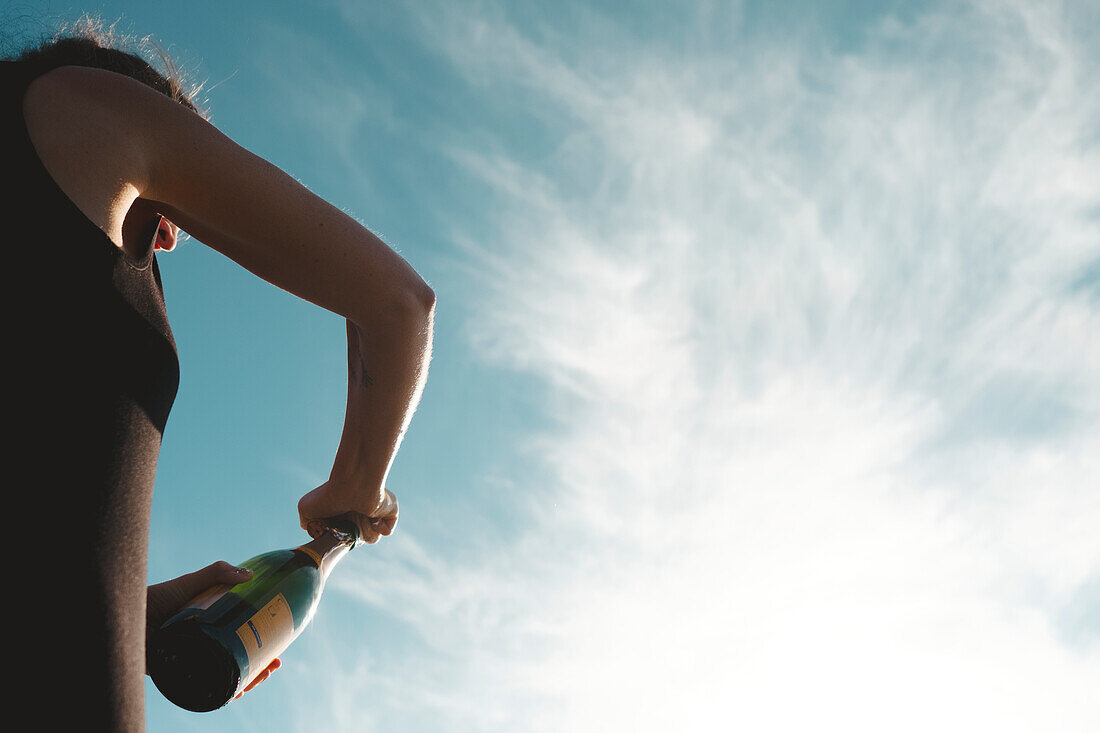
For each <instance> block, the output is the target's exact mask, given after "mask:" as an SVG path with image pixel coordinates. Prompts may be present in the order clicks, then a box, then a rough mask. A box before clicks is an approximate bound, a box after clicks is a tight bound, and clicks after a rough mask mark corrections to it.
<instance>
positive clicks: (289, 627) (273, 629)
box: [237, 593, 294, 688]
mask: <svg viewBox="0 0 1100 733" xmlns="http://www.w3.org/2000/svg"><path fill="white" fill-rule="evenodd" d="M293 634H294V615H293V614H292V613H291V612H290V604H289V603H287V602H286V598H284V597H283V594H282V593H279V594H278V595H276V596H275V597H274V598H272V599H271V600H270V601H268V602H267V604H266V605H264V607H263V608H261V609H260V610H259V611H257V612H256V613H254V614H253V615H252V618H250V619H248V620H247V621H245V622H244V623H243V624H241V625H240V627H238V628H237V636H238V637H239V638H240V640H241V643H243V644H244V649H245V652H247V653H248V679H246V680H243V681H242V682H241V687H242V688H243V687H245V686H246V685H247V684H248V683H249V682H251V681H252V678H253V677H255V676H256V675H257V674H259V673H260V672H262V671H263V670H264V669H266V668H267V665H269V664H271V661H272V660H273V659H275V657H276V656H278V654H279V653H280V652H282V651H283V650H284V649H286V647H287V644H289V643H290V642H291V640H292V635H293Z"/></svg>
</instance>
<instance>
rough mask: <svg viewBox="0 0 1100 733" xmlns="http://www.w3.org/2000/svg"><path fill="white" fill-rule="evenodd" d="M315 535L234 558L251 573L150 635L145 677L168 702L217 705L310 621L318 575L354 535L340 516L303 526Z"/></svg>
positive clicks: (321, 577) (200, 708)
mask: <svg viewBox="0 0 1100 733" xmlns="http://www.w3.org/2000/svg"><path fill="white" fill-rule="evenodd" d="M310 536H311V537H314V539H313V541H312V542H308V543H306V544H304V545H301V546H299V547H295V548H293V549H286V550H276V551H274V552H267V553H264V554H262V555H257V556H256V557H254V558H252V559H250V560H247V561H245V562H244V563H241V567H245V568H248V569H250V570H252V578H251V579H250V580H247V581H245V582H243V583H240V584H238V585H234V586H228V585H222V586H217V587H215V588H212V589H210V590H208V591H206V592H205V593H202V594H200V595H199V596H197V597H195V598H193V599H192V600H191V601H189V602H188V604H187V606H186V607H184V608H183V609H182V610H180V611H179V612H177V613H176V614H175V615H173V616H172V617H171V618H169V619H168V620H167V621H165V622H164V623H163V624H162V625H161V626H160V628H159V629H157V630H156V631H155V632H153V634H152V635H151V636H150V639H149V644H148V648H147V650H146V656H147V664H148V669H149V676H150V677H151V678H152V680H153V684H155V685H156V687H157V689H158V690H160V692H161V694H163V695H164V696H165V697H166V698H168V700H170V701H171V702H173V703H175V704H176V705H178V706H180V707H181V708H184V709H187V710H192V711H194V712H208V711H211V710H216V709H218V708H220V707H222V706H223V705H225V704H226V703H228V702H229V701H230V700H232V699H233V698H234V697H236V696H237V694H238V693H239V692H240V691H241V690H243V689H244V688H245V687H247V686H248V684H249V683H250V682H251V681H252V680H253V679H254V678H255V677H256V675H258V674H259V673H260V672H262V671H263V670H264V669H265V668H266V667H267V666H268V664H270V663H271V662H272V660H274V659H275V657H277V656H278V655H279V654H281V653H282V652H283V651H284V650H285V649H286V648H287V646H289V645H290V643H291V642H292V641H294V639H295V638H297V636H298V635H299V634H300V633H301V632H302V630H303V629H304V628H305V627H306V626H307V625H308V624H309V622H310V621H311V620H312V619H313V614H314V613H315V612H316V610H317V603H318V602H319V601H320V599H321V592H322V590H324V586H325V580H326V578H327V577H328V575H329V573H330V572H331V571H332V568H333V567H334V566H335V565H336V563H337V562H339V561H340V559H341V558H343V556H344V555H346V554H347V552H348V550H350V549H351V548H352V547H354V546H355V543H356V542H357V541H358V540H359V527H358V526H357V525H356V524H355V522H354V521H352V520H351V519H349V518H347V517H340V518H334V519H330V520H326V521H325V522H324V523H317V524H315V525H312V526H311V527H310Z"/></svg>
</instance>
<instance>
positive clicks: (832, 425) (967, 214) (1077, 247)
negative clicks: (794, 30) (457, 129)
mask: <svg viewBox="0 0 1100 733" xmlns="http://www.w3.org/2000/svg"><path fill="white" fill-rule="evenodd" d="M956 13H958V14H956ZM423 21H424V22H425V23H426V24H427V25H426V26H425V32H426V35H427V39H428V40H427V42H428V43H429V44H432V45H435V46H436V47H438V48H439V49H440V52H441V53H443V54H445V55H446V56H447V57H448V59H449V60H450V62H451V63H452V64H453V65H454V67H455V68H456V70H457V71H458V72H459V73H461V74H465V75H466V76H467V78H468V80H469V81H470V82H471V83H478V84H484V85H485V87H486V88H491V89H508V90H510V91H511V92H512V94H513V96H512V97H511V104H512V105H515V106H517V107H518V108H520V109H524V108H526V107H529V108H530V109H538V110H540V111H541V110H553V112H554V116H555V118H558V119H561V120H563V121H565V122H566V124H565V127H563V130H562V132H561V135H560V145H559V146H558V147H557V149H556V150H555V151H554V154H553V155H551V156H549V157H547V158H546V159H544V160H541V161H539V162H538V163H537V164H536V163H532V161H531V160H530V157H529V155H528V151H526V150H523V149H521V148H520V147H519V146H521V145H522V141H516V140H512V139H503V140H499V141H498V145H499V147H498V148H497V149H494V150H490V151H486V152H475V151H473V150H470V149H468V148H465V147H463V146H462V145H461V141H460V140H459V141H458V142H456V143H455V146H454V148H453V149H452V150H451V151H450V154H451V155H452V156H453V158H454V159H455V161H456V162H457V164H458V165H461V166H462V167H463V168H464V170H465V171H466V172H467V174H468V175H469V176H471V177H472V178H474V179H477V180H479V181H481V182H482V183H484V184H487V185H489V186H490V187H491V188H492V189H493V190H494V191H496V192H497V193H498V195H499V198H498V199H497V200H495V201H494V202H493V206H494V207H495V210H496V211H497V216H496V219H495V221H494V224H495V225H496V226H497V227H498V231H497V232H496V233H495V235H494V236H492V237H489V238H488V241H486V238H485V237H477V238H476V239H477V240H478V241H479V244H478V245H477V246H473V245H467V246H468V248H469V251H470V253H471V254H472V255H476V256H477V257H478V259H477V261H476V266H477V267H479V268H481V272H482V273H483V275H484V277H483V279H482V280H481V283H480V284H481V285H482V287H483V288H484V289H483V290H482V291H481V293H479V296H480V297H481V298H482V302H481V304H480V306H481V307H480V309H479V318H478V319H477V320H476V323H475V331H476V332H475V336H476V338H477V343H478V346H479V348H480V349H481V350H482V353H484V354H485V355H486V356H487V357H488V358H492V359H494V360H496V361H497V363H504V364H506V365H508V366H511V367H514V368H517V369H521V370H524V371H528V372H531V373H533V374H535V375H537V376H538V377H540V378H542V379H543V380H545V382H546V383H547V384H548V385H549V386H550V387H551V397H550V400H549V402H548V404H547V405H546V409H547V411H548V414H549V415H550V416H551V417H553V418H555V420H556V423H555V427H554V428H553V429H551V430H548V431H546V432H544V433H541V434H538V435H532V436H526V437H527V438H529V439H530V440H531V441H532V442H533V445H534V447H535V448H536V450H535V452H536V453H537V454H539V455H541V456H542V457H543V459H544V464H543V465H542V466H539V467H537V470H536V469H535V468H533V470H532V476H534V477H536V478H535V479H533V480H532V485H531V486H530V491H531V502H530V507H529V508H530V515H529V519H530V524H529V526H527V527H526V528H525V530H524V532H523V533H522V534H521V536H520V538H519V539H518V540H515V541H509V543H508V544H506V545H503V546H501V545H499V544H496V545H495V544H494V539H495V538H490V537H483V538H473V539H471V538H468V537H463V535H462V533H461V529H460V528H456V529H455V530H454V531H455V534H454V535H453V537H449V538H447V540H448V541H456V542H459V541H460V542H462V543H464V544H465V546H466V552H463V553H461V554H460V555H455V556H446V555H443V556H441V555H439V554H438V553H437V552H436V551H435V550H434V548H437V547H439V546H440V545H441V544H444V543H439V542H435V541H433V542H432V544H431V548H433V549H428V546H424V547H421V546H420V545H418V544H417V543H416V542H415V541H414V540H413V539H412V538H410V537H408V536H397V537H394V538H393V539H392V540H391V542H392V543H393V544H392V547H393V548H394V553H393V555H396V556H398V558H399V559H397V560H391V561H387V562H381V561H379V562H367V563H366V564H365V565H364V574H365V577H352V576H351V575H350V574H344V575H342V576H341V578H340V580H339V581H338V583H339V585H340V587H342V588H343V589H344V590H345V591H347V592H349V593H353V594H357V595H358V596H359V597H361V598H362V599H363V601H364V602H366V603H369V604H370V605H371V606H373V607H375V608H378V609H382V610H383V611H386V612H390V613H392V614H393V615H394V616H395V617H397V618H399V619H401V620H402V621H403V622H404V623H407V624H409V625H410V626H411V627H413V628H414V629H416V631H417V632H418V634H419V636H420V638H421V639H422V640H423V645H422V648H419V649H417V650H409V654H410V656H409V657H408V658H407V659H406V660H405V662H404V663H397V664H394V665H392V666H390V667H387V668H379V669H374V670H367V671H364V674H365V675H366V676H367V679H369V680H370V682H371V684H374V685H380V686H381V688H382V689H385V690H386V692H387V699H389V700H390V703H389V705H390V706H391V707H390V708H389V711H390V712H391V713H393V715H392V718H391V719H390V721H389V722H391V723H393V724H394V725H400V724H401V721H406V724H407V725H409V727H410V729H412V726H413V724H412V723H409V722H408V721H411V720H414V719H418V718H416V716H417V715H425V716H427V715H438V716H440V718H442V719H445V720H446V721H447V725H446V727H447V729H449V730H477V731H485V730H531V731H537V730H553V731H561V730H567V731H587V730H592V731H605V730H631V729H634V730H661V729H672V730H692V731H696V730H697V731H709V730H732V729H739V728H740V729H747V730H753V731H794V730H805V729H807V728H811V727H812V728H813V729H815V730H821V729H825V730H846V731H852V730H860V731H864V730H865V731H871V730H875V731H877V730H882V729H887V730H892V731H906V730H914V731H916V730H921V731H924V730H929V729H935V730H945V731H969V730H974V729H980V730H991V729H996V730H1004V731H1010V730H1020V731H1031V730H1037V729H1051V728H1052V727H1053V728H1055V729H1057V730H1061V731H1085V730H1094V729H1095V728H1096V726H1097V725H1098V724H1100V703H1098V702H1097V700H1096V698H1095V690H1097V689H1100V643H1097V642H1098V641H1100V618H1098V614H1100V601H1098V599H1097V593H1096V590H1095V589H1096V587H1097V582H1098V581H1097V578H1098V577H1100V533H1097V532H1096V531H1095V528H1096V527H1097V526H1098V525H1100V492H1097V491H1096V486H1097V484H1098V477H1100V458H1097V456H1100V433H1098V432H1097V428H1098V427H1100V422H1098V419H1097V418H1098V415H1100V410H1098V407H1100V401H1098V400H1100V389H1098V388H1100V377H1098V376H1097V375H1100V343H1098V340H1097V338H1096V334H1097V332H1098V330H1097V329H1098V326H1100V313H1098V311H1097V303H1096V301H1095V300H1090V299H1089V298H1087V297H1084V296H1083V295H1082V294H1081V293H1080V292H1078V291H1075V290H1074V288H1073V287H1072V285H1073V283H1074V282H1076V281H1077V279H1078V278H1079V277H1080V273H1081V271H1082V269H1083V268H1085V267H1087V266H1089V264H1090V263H1094V262H1095V261H1096V259H1097V255H1098V246H1097V242H1098V237H1097V235H1098V233H1100V232H1098V222H1097V219H1096V217H1095V208H1094V207H1095V201H1096V200H1097V194H1098V193H1100V174H1098V173H1097V171H1100V160H1098V159H1097V158H1098V148H1097V143H1096V141H1097V139H1098V136H1097V132H1098V131H1100V114H1098V112H1100V111H1098V108H1097V104H1098V103H1097V101H1096V100H1097V99H1098V98H1100V97H1098V96H1097V95H1096V94H1095V91H1096V90H1095V82H1094V80H1093V77H1091V76H1090V75H1089V74H1087V73H1086V71H1087V69H1089V68H1090V66H1091V65H1093V64H1095V59H1094V58H1093V57H1092V56H1089V55H1088V54H1095V52H1094V51H1092V50H1090V49H1089V48H1088V47H1087V46H1086V45H1085V44H1086V42H1087V41H1088V39H1089V38H1090V37H1091V35H1090V34H1089V33H1088V32H1086V30H1085V29H1084V28H1081V27H1076V26H1074V25H1072V24H1070V23H1068V22H1067V21H1066V19H1065V17H1063V16H1062V15H1059V13H1058V12H1054V11H1050V12H1047V11H1039V10H1036V9H1035V8H1033V7H1032V6H1031V5H1030V4H1026V3H1022V4H1018V5H1012V4H994V3H982V4H978V5H977V6H975V7H973V8H968V9H961V10H960V9H954V10H952V11H950V12H948V11H942V12H933V11H929V12H927V13H926V14H924V15H923V16H922V17H920V18H917V19H916V20H913V21H907V22H904V23H903V22H901V21H890V22H886V23H882V24H880V25H879V26H878V27H877V28H876V29H875V30H874V32H873V33H872V35H871V36H870V37H869V38H868V39H867V42H866V44H865V45H861V46H860V48H859V49H857V50H855V51H852V52H849V53H847V54H844V55H841V54H837V55H829V54H826V53H825V52H823V51H819V50H815V51H809V50H800V48H798V47H796V46H794V45H792V44H790V43H787V42H785V41H784V40H783V39H782V38H771V39H768V40H767V42H755V43H751V44H750V43H748V41H746V43H744V44H741V45H738V44H731V48H732V50H731V51H729V52H728V53H727V54H726V55H724V56H717V57H716V56H715V55H714V54H712V53H709V51H710V50H711V49H710V48H709V47H708V48H706V49H700V50H699V51H698V52H697V53H695V54H693V53H692V52H691V49H687V50H686V51H685V53H683V54H682V55H679V56H675V55H669V54H668V53H667V52H664V53H663V54H662V53H661V52H659V51H657V50H655V49H653V48H650V47H648V46H647V45H646V44H645V42H644V40H642V41H640V40H638V39H631V38H629V37H627V36H625V35H622V36H618V35H608V36H607V37H605V38H604V39H603V41H604V43H602V44H601V45H600V46H599V47H592V46H588V45H586V44H585V41H586V37H585V36H584V34H581V35H580V39H581V40H578V41H576V42H570V41H569V40H568V38H569V36H568V35H567V34H566V33H565V31H564V30H563V29H558V31H559V32H558V33H556V34H549V33H547V35H552V36H553V37H554V38H556V39H557V40H556V41H555V43H556V44H558V45H544V44H543V43H542V42H541V41H539V40H537V39H536V37H535V36H534V35H533V34H532V33H530V32H525V31H522V30H521V29H520V28H519V27H518V26H516V25H512V24H509V23H507V22H505V21H504V20H503V19H501V18H500V17H496V16H486V17H483V18H480V19H468V18H466V17H465V16H464V15H462V14H460V13H458V12H457V11H456V12H448V11H446V10H445V9H439V12H438V13H437V14H428V13H425V15H424V18H423ZM546 23H547V24H548V25H549V24H551V21H550V20H549V19H547V21H546ZM601 28H603V29H604V32H608V33H610V31H609V28H613V25H608V24H604V25H602V26H601ZM711 30H713V29H711ZM717 35H721V34H717ZM609 60H617V61H618V63H611V62H610V61H609ZM466 234H467V239H468V240H470V241H473V240H474V239H475V237H474V235H473V233H469V232H468V233H466ZM517 483H520V484H522V481H519V482H517ZM393 555H390V557H392V556H393ZM365 578H369V581H368V580H366V579H365ZM361 681H362V680H361ZM394 711H400V712H394ZM417 711H419V712H417ZM426 711H427V712H426Z"/></svg>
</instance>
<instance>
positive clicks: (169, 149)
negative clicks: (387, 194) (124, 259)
mask: <svg viewBox="0 0 1100 733" xmlns="http://www.w3.org/2000/svg"><path fill="white" fill-rule="evenodd" d="M75 71H76V72H78V74H77V75H79V76H84V77H87V78H85V79H84V80H83V81H82V83H83V84H84V85H85V88H86V89H88V90H91V91H92V92H93V93H94V94H95V96H96V98H98V99H101V100H103V101H102V104H104V105H106V106H108V107H109V110H108V114H110V115H114V116H116V117H117V119H119V120H120V121H124V122H123V124H122V125H121V127H120V128H119V131H118V133H117V134H118V135H120V136H123V135H125V136H128V139H125V140H121V139H120V140H118V141H115V144H116V145H118V146H119V147H120V149H127V150H129V152H128V154H127V155H126V156H125V160H127V161H129V165H131V166H132V167H133V170H131V171H129V172H128V178H129V180H130V181H131V182H132V183H133V185H134V187H135V188H136V189H137V190H138V192H139V193H138V195H139V196H141V197H142V198H144V199H148V200H150V201H154V202H157V203H159V204H160V205H161V208H162V211H161V213H163V214H164V215H165V216H167V217H168V218H169V219H170V220H172V221H173V222H174V223H176V224H177V225H178V226H179V227H180V228H182V229H184V230H185V231H187V232H188V233H189V234H191V235H192V236H193V237H195V238H196V239H198V240H199V241H201V242H203V243H204V244H206V245H208V246H210V247H212V248H214V249H216V250H218V251H220V252H221V253H223V254H224V255H226V256H227V257H229V258H231V259H233V260H234V261H236V262H237V263H239V264H240V265H242V266H243V267H245V268H247V269H248V270H250V271H251V272H253V273H254V274H256V275H258V276H259V277H262V278H263V279H265V280H267V281H268V282H271V283H273V284H275V285H277V286H279V287H281V288H283V289H284V290H287V291H288V292H291V293H293V294H295V295H297V296H298V297H301V298H304V299H306V300H309V301H311V302H313V303H316V304H317V305H319V306H321V307H323V308H326V309H328V310H331V311H333V312H335V313H339V314H341V315H343V316H345V317H347V318H350V319H352V320H353V321H355V322H357V323H359V324H360V325H369V321H370V320H371V319H372V318H377V317H380V316H383V315H385V314H387V313H390V312H392V308H393V307H394V305H395V303H396V304H401V303H406V302H408V300H409V299H410V296H411V298H412V299H413V301H415V302H416V304H418V305H423V304H424V303H425V302H426V301H427V302H428V305H429V307H430V301H431V299H432V297H433V296H432V293H431V290H430V289H429V288H428V287H427V285H426V284H424V282H423V280H422V279H421V278H420V277H419V276H418V275H417V274H416V272H415V271H414V270H413V269H412V268H411V267H410V266H409V264H408V263H407V262H405V260H404V259H402V258H401V257H400V256H399V255H398V254H397V253H396V252H394V251H393V250H392V249H390V248H389V247H388V246H387V245H386V244H385V243H384V242H382V241H381V240H380V239H378V238H377V237H376V236H375V235H374V234H372V233H371V232H370V231H369V230H368V229H366V228H365V227H363V226H362V225H361V224H359V223H358V222H357V221H355V220H354V219H353V218H351V217H350V216H348V215H347V214H345V213H344V212H342V211H340V210H339V209H337V208H336V207H335V206H333V205H331V204H329V203H328V202H326V201H324V200H323V199H321V198H320V197H318V196H317V195H315V194H313V193H312V192H311V191H309V190H308V189H307V188H306V187H305V186H303V185H302V184H300V183H299V182H298V181H296V180H294V179H293V178H292V177H291V176H289V175H287V174H286V173H285V172H284V171H282V170H280V169H279V168H278V167H277V166H275V165H273V164H271V163H270V162H268V161H266V160H264V159H263V158H260V157H259V156H257V155H255V154H253V153H251V152H249V151H248V150H246V149H245V148H243V147H242V146H240V145H238V144H237V143H235V142H234V141H233V140H231V139H229V138H228V137H227V136H226V135H224V134H222V133H221V132H220V131H219V130H217V128H215V127H214V126H213V125H212V124H210V123H209V122H207V121H206V120H204V119H203V118H202V117H200V116H199V115H197V114H195V113H194V112H191V111H190V110H188V109H187V108H185V107H183V106H182V105H180V104H178V103H177V102H174V101H173V100H171V99H169V98H168V97H166V96H164V95H162V94H160V93H158V92H156V91H155V90H152V89H150V88H148V87H146V86H145V85H143V84H141V83H139V82H137V81H134V80H132V79H129V78H128V77H124V76H121V75H118V74H113V73H111V72H106V71H100V70H98V69H87V68H81V69H76V70H75ZM364 321H365V322H367V323H366V324H365V323H364Z"/></svg>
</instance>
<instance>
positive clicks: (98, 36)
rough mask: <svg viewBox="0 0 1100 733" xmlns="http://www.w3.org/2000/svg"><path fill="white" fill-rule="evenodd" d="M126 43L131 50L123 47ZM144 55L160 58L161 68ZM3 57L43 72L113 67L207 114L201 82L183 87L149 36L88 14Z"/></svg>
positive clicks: (164, 53)
mask: <svg viewBox="0 0 1100 733" xmlns="http://www.w3.org/2000/svg"><path fill="white" fill-rule="evenodd" d="M127 47H129V48H131V49H132V50H124V49H125V48H127ZM143 56H148V57H150V58H151V59H152V60H155V61H157V62H159V65H160V66H161V67H162V68H161V70H158V69H156V68H155V67H154V66H153V65H152V64H151V63H150V62H149V61H147V60H146V59H145V58H143ZM5 60H10V61H18V62H23V63H27V64H32V65H34V66H36V67H39V68H40V69H41V72H42V73H44V72H46V71H49V70H51V69H56V68H58V67H59V66H91V67H94V68H97V69H104V70H106V71H113V72H115V73H116V74H123V75H125V76H128V77H130V78H132V79H136V80H137V81H139V82H141V83H142V84H145V85H146V86H148V87H150V88H152V89H155V90H157V91H158V92H160V93H161V94H163V95H165V96H167V97H169V98H170V99H173V100H175V101H176V102H179V103H180V104H182V105H183V106H184V107H186V108H187V109H189V110H191V111H193V112H196V113H198V114H200V115H202V116H203V117H207V114H206V112H205V110H201V109H200V108H199V106H198V105H197V104H196V102H195V96H196V95H197V94H198V92H199V91H200V89H201V85H200V86H195V87H192V88H191V89H190V91H185V90H184V87H185V84H186V82H185V80H184V76H183V73H182V72H181V71H180V69H179V67H178V66H177V65H176V63H175V61H174V60H173V59H172V57H171V56H169V54H168V52H167V51H165V50H164V48H162V47H161V46H160V45H159V44H158V43H156V42H155V41H153V40H152V38H151V37H149V36H145V37H143V38H140V39H137V40H136V41H135V40H133V39H131V38H129V37H126V36H122V35H121V34H119V33H118V32H117V31H116V30H115V25H111V26H109V27H107V28H104V27H103V23H102V21H99V20H97V19H94V18H91V17H89V16H83V17H82V18H81V19H80V20H78V21H77V22H76V23H74V24H72V25H70V26H69V27H67V28H64V29H62V31H61V32H59V33H58V34H57V35H55V36H54V37H52V38H49V39H47V40H45V41H42V42H41V43H40V44H39V45H37V46H32V47H28V48H26V49H25V50H23V51H22V52H21V53H19V54H18V55H16V56H14V57H11V58H9V59H5Z"/></svg>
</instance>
